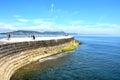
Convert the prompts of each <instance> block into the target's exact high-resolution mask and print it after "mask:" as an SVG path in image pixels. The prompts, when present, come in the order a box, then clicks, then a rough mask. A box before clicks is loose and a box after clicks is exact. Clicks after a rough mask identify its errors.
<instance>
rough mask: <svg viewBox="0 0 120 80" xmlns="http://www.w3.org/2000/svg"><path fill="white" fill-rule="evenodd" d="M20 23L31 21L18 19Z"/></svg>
mask: <svg viewBox="0 0 120 80" xmlns="http://www.w3.org/2000/svg"><path fill="white" fill-rule="evenodd" d="M18 21H20V22H28V21H29V20H28V19H24V18H18Z"/></svg>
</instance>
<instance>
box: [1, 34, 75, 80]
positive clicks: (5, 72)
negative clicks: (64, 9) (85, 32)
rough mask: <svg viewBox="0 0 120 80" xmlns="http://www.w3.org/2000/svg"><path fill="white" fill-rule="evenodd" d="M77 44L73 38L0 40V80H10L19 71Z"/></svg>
mask: <svg viewBox="0 0 120 80" xmlns="http://www.w3.org/2000/svg"><path fill="white" fill-rule="evenodd" d="M75 42H76V40H75V39H74V37H72V36H63V37H39V38H36V39H35V40H33V39H31V38H12V39H10V40H7V39H0V43H1V44H0V80H10V78H11V76H12V75H13V74H14V73H15V71H16V70H17V69H19V68H21V67H23V66H25V65H27V64H30V63H31V62H34V61H37V60H39V59H41V58H44V57H47V56H51V55H55V54H58V53H61V52H63V49H64V48H65V47H67V46H69V45H71V44H73V43H75Z"/></svg>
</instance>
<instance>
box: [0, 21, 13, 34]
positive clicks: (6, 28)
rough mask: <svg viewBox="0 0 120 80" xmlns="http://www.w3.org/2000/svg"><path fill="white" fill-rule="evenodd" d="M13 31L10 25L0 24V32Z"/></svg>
mask: <svg viewBox="0 0 120 80" xmlns="http://www.w3.org/2000/svg"><path fill="white" fill-rule="evenodd" d="M13 30H15V27H14V26H13V25H11V24H5V23H0V32H9V31H13Z"/></svg>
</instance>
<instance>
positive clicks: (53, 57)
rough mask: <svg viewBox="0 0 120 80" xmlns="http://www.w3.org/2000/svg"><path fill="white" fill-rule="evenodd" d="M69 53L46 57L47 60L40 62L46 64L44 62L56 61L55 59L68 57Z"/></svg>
mask: <svg viewBox="0 0 120 80" xmlns="http://www.w3.org/2000/svg"><path fill="white" fill-rule="evenodd" d="M68 53H69V52H67V53H61V54H57V55H53V56H50V57H46V58H43V59H40V60H39V62H40V63H41V62H44V61H47V60H54V59H57V58H60V57H63V56H66V55H68Z"/></svg>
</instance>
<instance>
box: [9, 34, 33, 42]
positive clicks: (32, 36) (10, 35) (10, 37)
mask: <svg viewBox="0 0 120 80" xmlns="http://www.w3.org/2000/svg"><path fill="white" fill-rule="evenodd" d="M31 37H32V38H33V40H35V35H32V36H31ZM10 39H11V34H10V33H9V34H8V35H7V40H10Z"/></svg>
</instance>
